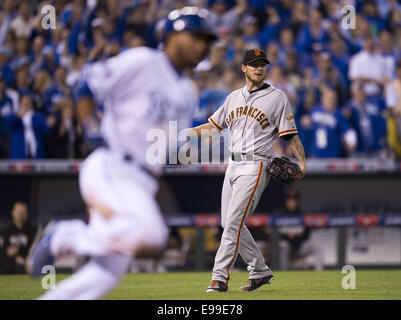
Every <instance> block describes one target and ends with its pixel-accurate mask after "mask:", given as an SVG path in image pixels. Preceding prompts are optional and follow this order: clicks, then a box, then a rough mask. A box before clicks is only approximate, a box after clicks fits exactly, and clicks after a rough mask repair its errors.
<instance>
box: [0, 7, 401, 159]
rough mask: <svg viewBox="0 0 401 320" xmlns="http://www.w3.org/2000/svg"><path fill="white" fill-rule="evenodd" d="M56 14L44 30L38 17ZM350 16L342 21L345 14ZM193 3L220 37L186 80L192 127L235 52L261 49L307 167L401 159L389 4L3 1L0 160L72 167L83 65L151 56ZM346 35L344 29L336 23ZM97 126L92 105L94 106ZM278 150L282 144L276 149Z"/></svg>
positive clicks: (222, 89)
mask: <svg viewBox="0 0 401 320" xmlns="http://www.w3.org/2000/svg"><path fill="white" fill-rule="evenodd" d="M47 4H51V5H52V6H54V8H55V13H56V24H55V29H44V28H43V26H42V20H43V13H42V8H43V7H44V6H45V5H47ZM348 4H350V5H352V6H353V7H354V8H355V13H356V15H355V17H353V16H352V12H351V13H350V14H351V16H345V15H344V13H343V12H342V8H343V7H344V6H345V5H348ZM186 5H196V6H199V7H204V8H207V9H208V10H209V11H210V22H211V24H212V26H213V27H214V28H215V30H216V32H217V33H218V34H219V40H218V41H217V42H216V43H215V44H214V45H213V48H212V51H211V54H210V57H209V58H208V59H206V60H205V61H203V62H201V63H200V64H199V65H198V66H197V68H196V69H195V71H194V72H192V73H191V74H190V76H191V77H192V79H193V81H194V83H195V84H196V85H197V88H198V89H199V102H200V104H199V108H198V109H197V110H196V112H195V114H194V118H193V126H195V125H197V124H201V123H204V122H206V121H207V118H208V117H209V116H210V115H211V114H212V113H213V112H214V111H215V110H216V109H217V108H218V107H219V106H220V105H221V103H222V102H223V101H224V99H225V97H226V96H227V94H228V93H229V92H231V91H233V90H235V89H238V88H240V87H241V86H243V85H244V77H243V74H242V73H241V69H240V65H241V61H242V56H243V53H244V51H245V50H247V49H251V48H256V47H257V48H262V49H264V50H265V51H266V53H267V56H268V58H269V60H270V62H271V65H269V67H268V74H267V80H268V81H269V82H270V83H271V84H273V85H274V86H276V87H277V88H279V89H281V90H283V91H284V92H285V93H286V95H287V97H288V99H289V101H290V102H291V104H292V106H293V108H294V111H295V118H296V121H297V125H298V129H299V134H300V137H301V140H302V142H303V144H304V147H305V151H306V154H307V156H308V157H354V156H362V157H366V156H369V157H370V156H381V155H383V154H385V155H387V156H393V157H394V158H401V143H400V141H401V132H400V131H401V60H400V58H401V3H400V1H396V0H388V1H385V0H366V1H361V0H354V1H344V0H337V1H333V0H269V1H267V0H187V1H185V0H177V1H173V0H137V1H135V0H72V1H67V0H52V1H50V0H48V1H38V0H36V1H35V0H33V1H32V0H30V1H27V0H20V1H16V0H3V1H1V4H0V6H1V8H0V116H1V122H0V158H12V159H21V158H22V159H23V158H82V157H84V156H86V154H87V152H88V148H87V146H86V144H85V142H84V139H83V138H82V130H81V128H80V126H79V124H78V121H77V113H76V105H77V101H78V100H79V99H81V98H83V97H84V96H85V94H86V93H85V92H84V91H82V90H78V87H79V82H80V79H79V75H80V70H81V68H82V66H83V65H84V64H85V63H91V62H94V61H101V60H103V59H107V58H109V57H111V56H113V55H116V54H118V53H119V52H121V51H123V50H127V49H129V48H133V47H138V46H144V45H145V46H149V47H153V48H157V47H160V34H161V32H162V29H163V21H164V20H163V18H164V17H165V16H166V14H167V13H168V12H169V11H170V10H172V9H176V8H181V7H183V6H186ZM353 18H355V21H354V22H355V25H354V27H353V26H352V23H351V24H349V25H348V26H349V27H346V25H344V24H343V20H344V19H348V20H349V21H351V22H352V19H353ZM96 114H97V116H98V118H101V114H102V106H101V105H99V106H97V108H96ZM276 148H277V150H278V151H279V152H280V151H281V152H286V145H285V142H282V143H281V144H277V145H276Z"/></svg>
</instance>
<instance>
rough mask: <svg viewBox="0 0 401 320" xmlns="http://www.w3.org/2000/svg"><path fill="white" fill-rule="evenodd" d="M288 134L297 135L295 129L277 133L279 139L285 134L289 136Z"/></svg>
mask: <svg viewBox="0 0 401 320" xmlns="http://www.w3.org/2000/svg"><path fill="white" fill-rule="evenodd" d="M290 133H298V130H297V129H290V130H284V131H281V132H279V133H278V135H279V137H281V136H283V135H286V134H290Z"/></svg>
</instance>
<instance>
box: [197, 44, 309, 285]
mask: <svg viewBox="0 0 401 320" xmlns="http://www.w3.org/2000/svg"><path fill="white" fill-rule="evenodd" d="M268 63H269V61H268V59H267V58H266V54H265V53H264V52H263V51H262V50H259V49H252V50H248V51H247V52H246V53H245V56H244V60H243V64H242V66H241V69H242V71H243V73H244V75H245V81H246V85H245V86H244V87H243V88H241V89H238V90H236V91H234V92H232V93H231V94H229V95H228V97H227V98H226V100H225V102H224V103H223V105H222V106H221V107H220V108H219V109H218V110H217V111H216V112H215V113H214V114H213V115H212V116H211V117H210V118H209V122H208V123H206V124H203V125H201V126H198V127H195V128H192V129H190V130H192V136H195V137H201V136H202V131H203V130H206V131H209V130H212V131H214V132H218V131H222V130H224V129H226V128H228V129H229V130H230V142H229V151H230V152H231V157H230V159H229V164H228V167H227V171H226V174H225V178H224V183H223V190H222V198H221V224H222V227H223V228H224V232H223V235H222V238H221V243H220V247H219V249H218V251H217V253H216V258H215V263H214V268H213V273H212V281H211V283H210V286H209V287H208V288H207V290H206V291H207V292H213V291H214V292H226V291H227V290H228V281H229V279H230V269H231V268H232V267H233V265H234V262H235V260H236V258H237V255H238V254H240V255H241V257H242V259H243V260H244V261H245V262H246V263H247V265H248V270H249V280H248V282H247V284H246V285H245V286H243V287H241V288H240V290H241V291H254V290H257V289H258V288H259V287H260V286H262V285H264V284H268V283H270V281H271V280H272V279H273V274H272V271H271V269H270V268H269V267H268V266H267V265H266V264H265V261H264V258H263V255H262V252H261V250H260V249H259V247H258V246H257V244H256V242H255V240H254V239H253V237H252V235H251V233H250V232H249V230H248V228H247V227H246V226H245V222H246V220H247V218H248V217H249V215H251V214H252V213H253V211H254V210H255V208H256V206H257V204H258V202H259V199H260V197H261V195H262V192H263V190H264V189H265V187H266V185H267V184H268V182H269V179H270V178H274V179H275V180H276V181H278V182H283V183H290V182H293V181H296V180H299V179H301V178H302V177H303V175H304V174H305V172H306V161H305V155H304V149H303V146H302V143H301V142H300V140H299V138H298V135H297V133H298V131H297V128H296V124H295V120H294V114H293V111H292V109H291V106H290V104H289V102H288V99H287V97H286V95H285V94H284V92H283V91H281V90H279V89H277V88H275V87H274V86H272V85H269V84H267V83H266V82H264V79H265V76H266V66H267V64H268ZM277 137H281V138H285V139H287V140H288V141H289V145H290V146H291V149H292V151H293V153H294V155H295V157H296V158H297V159H298V161H299V166H298V165H296V164H294V163H291V162H290V161H288V159H282V158H275V159H274V160H273V159H272V145H273V143H274V140H275V139H276V138H277Z"/></svg>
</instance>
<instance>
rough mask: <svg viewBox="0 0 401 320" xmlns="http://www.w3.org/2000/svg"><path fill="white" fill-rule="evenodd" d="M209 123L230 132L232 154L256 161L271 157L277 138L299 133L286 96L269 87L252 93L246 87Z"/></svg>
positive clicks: (228, 99)
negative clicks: (239, 154) (256, 159)
mask: <svg viewBox="0 0 401 320" xmlns="http://www.w3.org/2000/svg"><path fill="white" fill-rule="evenodd" d="M209 122H210V123H211V124H212V125H213V126H215V127H216V128H217V129H219V130H223V129H225V128H229V129H230V143H229V151H230V152H233V153H237V152H238V153H252V154H254V155H255V158H258V157H259V158H266V157H269V156H271V149H272V146H273V143H274V140H275V139H276V137H277V136H279V137H282V136H284V135H287V134H294V133H298V131H297V128H296V125H295V119H294V114H293V111H292V108H291V105H290V103H289V101H288V99H287V97H286V95H285V93H284V92H283V91H281V90H280V89H277V88H275V87H274V86H272V85H268V84H265V85H264V86H263V87H261V88H259V89H258V90H255V91H252V92H248V90H247V87H246V86H244V87H243V88H241V89H238V90H236V91H233V92H232V93H231V94H230V95H228V97H227V99H226V100H225V102H224V103H223V105H222V106H221V107H220V108H219V109H218V110H217V111H216V112H215V113H214V114H213V115H212V116H211V117H210V118H209Z"/></svg>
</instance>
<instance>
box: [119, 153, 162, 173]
mask: <svg viewBox="0 0 401 320" xmlns="http://www.w3.org/2000/svg"><path fill="white" fill-rule="evenodd" d="M123 159H124V161H125V162H132V163H134V162H135V158H134V157H133V156H132V155H130V154H128V153H126V154H124V157H123ZM138 166H139V168H141V169H142V170H143V171H145V172H146V173H147V174H148V175H150V176H151V177H152V178H154V179H156V180H157V179H158V178H159V177H158V176H157V175H156V174H155V173H153V172H152V171H151V170H149V169H148V168H147V167H145V166H144V165H141V164H139V163H138Z"/></svg>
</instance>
